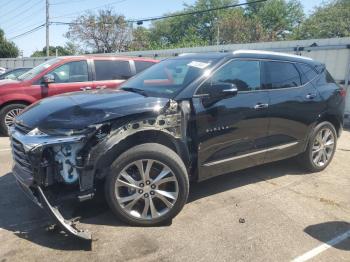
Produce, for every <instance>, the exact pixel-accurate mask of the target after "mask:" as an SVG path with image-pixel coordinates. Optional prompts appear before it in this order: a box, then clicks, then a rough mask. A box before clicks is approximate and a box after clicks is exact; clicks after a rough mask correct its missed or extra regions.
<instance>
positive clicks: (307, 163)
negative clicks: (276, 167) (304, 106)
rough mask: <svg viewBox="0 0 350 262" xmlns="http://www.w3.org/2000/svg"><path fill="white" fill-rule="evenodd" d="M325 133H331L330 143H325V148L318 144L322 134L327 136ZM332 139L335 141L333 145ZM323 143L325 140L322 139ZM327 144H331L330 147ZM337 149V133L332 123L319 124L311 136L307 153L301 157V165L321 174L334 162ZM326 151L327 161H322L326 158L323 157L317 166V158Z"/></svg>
mask: <svg viewBox="0 0 350 262" xmlns="http://www.w3.org/2000/svg"><path fill="white" fill-rule="evenodd" d="M326 130H328V131H326ZM325 132H331V133H329V137H328V140H327V141H328V142H326V143H324V144H323V146H321V144H320V143H318V142H317V139H319V138H320V137H319V136H320V135H321V136H322V134H326V133H325ZM331 138H332V139H333V144H331V141H330V139H331ZM322 141H324V140H323V139H322ZM327 143H328V144H329V145H328V146H326V144H327ZM330 145H332V146H330ZM336 147H337V132H336V130H335V128H334V126H333V125H332V124H331V123H330V122H322V123H319V124H318V125H317V126H316V127H315V128H314V129H313V131H312V134H311V136H310V139H309V142H308V145H307V148H306V150H305V152H303V153H302V154H301V155H300V156H299V159H298V160H299V163H300V164H302V165H303V166H304V167H305V169H306V170H307V171H309V172H320V171H322V170H324V169H325V168H326V167H327V166H328V165H329V163H330V162H331V161H332V159H333V156H334V153H335V150H336ZM320 148H322V149H320ZM324 150H326V156H327V157H326V159H327V160H326V161H322V159H321V158H324V156H321V157H320V159H319V164H316V162H318V161H316V160H317V157H318V156H319V154H321V155H322V152H323V151H324ZM313 151H314V153H313ZM327 152H328V153H327Z"/></svg>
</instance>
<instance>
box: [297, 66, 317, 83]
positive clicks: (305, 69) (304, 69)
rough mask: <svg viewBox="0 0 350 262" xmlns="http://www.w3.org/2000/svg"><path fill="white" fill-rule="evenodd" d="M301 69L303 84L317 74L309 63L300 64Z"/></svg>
mask: <svg viewBox="0 0 350 262" xmlns="http://www.w3.org/2000/svg"><path fill="white" fill-rule="evenodd" d="M298 68H299V71H300V72H301V78H302V82H303V84H305V83H307V82H309V81H311V80H312V79H314V78H315V77H316V76H317V72H316V71H315V69H313V68H312V67H311V66H309V65H305V64H298Z"/></svg>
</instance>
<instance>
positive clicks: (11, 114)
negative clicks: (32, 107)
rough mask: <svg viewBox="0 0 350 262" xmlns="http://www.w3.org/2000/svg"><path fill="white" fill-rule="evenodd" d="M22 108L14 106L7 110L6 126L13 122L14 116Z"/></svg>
mask: <svg viewBox="0 0 350 262" xmlns="http://www.w3.org/2000/svg"><path fill="white" fill-rule="evenodd" d="M22 110H23V109H22V108H14V109H11V110H10V111H8V112H7V113H6V115H5V125H6V126H7V128H9V127H11V126H12V125H13V124H14V121H15V117H16V116H18V115H19V114H20V113H21V112H22Z"/></svg>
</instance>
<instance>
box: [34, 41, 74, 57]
mask: <svg viewBox="0 0 350 262" xmlns="http://www.w3.org/2000/svg"><path fill="white" fill-rule="evenodd" d="M74 48H75V46H74V45H73V44H72V43H67V44H66V45H65V46H64V47H63V46H50V47H49V51H50V52H49V53H50V56H54V55H56V50H57V55H58V56H67V55H76V54H78V52H77V51H76V50H75V49H74ZM41 56H46V46H45V47H44V48H43V49H42V50H41V51H35V52H34V53H33V54H32V55H31V57H41Z"/></svg>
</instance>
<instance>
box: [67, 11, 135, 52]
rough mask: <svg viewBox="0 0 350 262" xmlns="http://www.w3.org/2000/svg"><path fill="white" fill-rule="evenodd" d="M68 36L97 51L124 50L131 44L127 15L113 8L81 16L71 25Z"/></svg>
mask: <svg viewBox="0 0 350 262" xmlns="http://www.w3.org/2000/svg"><path fill="white" fill-rule="evenodd" d="M66 37H67V38H68V39H70V40H72V41H75V42H78V43H80V44H82V45H84V46H85V47H86V48H87V50H88V51H91V52H97V53H103V52H107V53H110V52H116V51H124V50H126V49H127V47H128V46H129V44H130V43H129V41H130V33H129V27H128V23H127V22H126V20H125V17H124V16H123V15H117V14H115V13H114V12H113V11H112V10H111V9H107V10H100V11H99V12H98V14H97V15H96V14H94V13H91V12H90V13H86V14H83V15H81V16H79V17H78V18H76V19H75V20H73V22H72V23H71V25H70V26H69V30H68V32H67V34H66Z"/></svg>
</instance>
